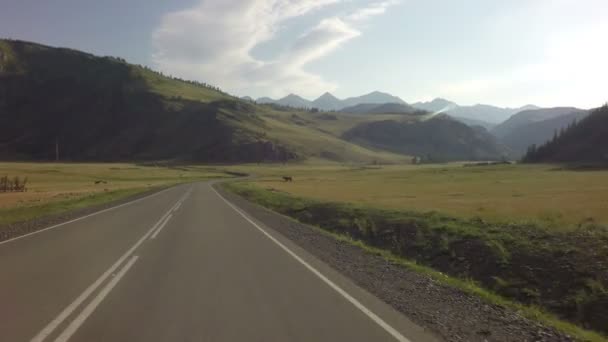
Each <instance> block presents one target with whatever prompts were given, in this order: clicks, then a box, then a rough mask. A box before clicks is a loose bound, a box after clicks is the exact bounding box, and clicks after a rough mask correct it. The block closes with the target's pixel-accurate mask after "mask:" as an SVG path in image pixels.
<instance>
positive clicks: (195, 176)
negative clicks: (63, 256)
mask: <svg viewBox="0 0 608 342" xmlns="http://www.w3.org/2000/svg"><path fill="white" fill-rule="evenodd" d="M0 175H1V176H4V175H7V176H9V177H13V176H19V177H28V185H27V187H28V191H27V192H10V193H0V224H5V223H11V222H15V221H18V220H21V219H30V218H34V217H36V216H37V215H38V213H45V214H47V213H48V211H49V208H51V207H52V208H53V210H51V211H52V212H56V211H55V208H56V209H57V210H59V211H61V210H68V209H71V208H72V207H73V206H75V205H76V206H78V202H79V200H82V201H83V202H84V201H85V199H86V202H87V203H91V204H98V203H97V201H96V200H95V197H96V196H97V197H99V199H100V201H102V202H103V201H108V200H115V199H118V198H120V197H124V196H128V195H132V194H135V193H137V192H143V191H146V190H148V189H151V188H155V187H161V186H166V185H170V184H175V183H181V182H189V181H195V180H204V179H209V178H220V177H227V176H228V175H227V174H225V173H223V172H221V171H220V170H216V169H214V168H210V167H180V168H167V167H149V166H139V165H134V164H80V163H78V164H55V163H0ZM96 181H104V182H105V183H103V182H102V183H98V184H95V182H96ZM109 194H111V195H109ZM101 195H103V196H101ZM68 203H70V205H66V204H68Z"/></svg>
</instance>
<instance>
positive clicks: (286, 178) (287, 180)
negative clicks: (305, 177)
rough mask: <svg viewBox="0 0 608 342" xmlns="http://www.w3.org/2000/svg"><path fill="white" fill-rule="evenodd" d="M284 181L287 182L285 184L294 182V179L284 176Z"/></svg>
mask: <svg viewBox="0 0 608 342" xmlns="http://www.w3.org/2000/svg"><path fill="white" fill-rule="evenodd" d="M283 181H285V182H293V177H291V176H283Z"/></svg>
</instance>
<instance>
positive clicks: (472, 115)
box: [412, 98, 539, 128]
mask: <svg viewBox="0 0 608 342" xmlns="http://www.w3.org/2000/svg"><path fill="white" fill-rule="evenodd" d="M412 106H413V107H414V108H418V109H422V110H426V111H429V112H431V113H446V114H449V115H450V116H451V117H453V118H457V119H458V120H459V121H461V122H464V123H466V124H469V125H471V124H475V122H476V125H479V126H483V127H485V128H491V127H492V126H495V125H498V124H499V123H501V122H503V121H505V120H507V119H508V118H509V117H510V116H511V115H513V114H515V113H518V112H521V111H524V110H533V109H539V107H537V106H534V105H526V106H523V107H518V108H503V107H497V106H492V105H487V104H476V105H473V106H461V105H458V104H456V103H454V102H452V101H448V100H446V99H442V98H436V99H434V100H432V101H430V102H415V103H413V104H412Z"/></svg>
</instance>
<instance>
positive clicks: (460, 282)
mask: <svg viewBox="0 0 608 342" xmlns="http://www.w3.org/2000/svg"><path fill="white" fill-rule="evenodd" d="M314 228H315V230H317V231H318V232H321V233H323V234H326V235H330V236H332V237H333V238H334V239H336V240H339V241H343V242H345V243H348V244H350V245H353V246H357V247H359V248H361V249H363V250H364V251H366V252H367V253H369V254H373V255H378V256H381V257H382V258H384V259H385V260H387V261H389V262H391V263H394V264H397V265H401V266H403V267H406V268H408V269H411V270H412V271H414V272H417V273H421V274H425V275H427V276H429V277H431V278H433V279H434V280H436V281H437V282H439V283H441V284H444V285H447V286H451V287H454V288H457V289H460V290H462V291H463V292H465V293H468V294H471V295H474V296H477V297H479V298H481V299H482V300H484V301H486V302H487V303H490V304H494V305H499V306H502V307H505V308H509V309H512V310H514V311H516V312H518V313H519V314H521V315H522V316H524V317H526V318H528V319H531V320H534V321H537V322H540V323H543V324H545V325H547V326H551V327H554V328H556V329H557V330H559V331H561V332H563V333H565V334H567V335H569V336H571V337H573V338H575V339H576V340H579V341H589V342H606V341H608V338H607V337H604V336H602V335H600V334H599V333H596V332H594V331H589V330H585V329H583V328H581V327H579V326H577V325H575V324H572V323H569V322H566V321H563V320H561V319H559V318H558V317H557V316H555V315H553V314H551V313H549V312H547V311H545V310H543V309H542V308H539V307H537V306H531V305H523V304H521V303H517V302H515V301H512V300H509V299H507V298H505V297H502V296H500V295H498V294H496V293H494V292H492V291H489V290H487V289H485V288H483V287H481V286H480V285H479V284H478V283H477V282H475V281H474V280H472V279H468V280H465V279H459V278H455V277H450V276H448V275H446V274H445V273H441V272H438V271H436V270H434V269H432V268H430V267H427V266H424V265H420V264H418V263H416V262H415V261H412V260H408V259H405V258H402V257H399V256H397V255H395V254H393V253H391V252H389V251H387V250H383V249H380V248H376V247H373V246H370V245H368V244H366V243H364V242H362V241H360V240H354V239H353V238H351V237H349V236H347V235H341V234H335V233H331V232H328V231H327V230H324V229H322V228H319V227H314Z"/></svg>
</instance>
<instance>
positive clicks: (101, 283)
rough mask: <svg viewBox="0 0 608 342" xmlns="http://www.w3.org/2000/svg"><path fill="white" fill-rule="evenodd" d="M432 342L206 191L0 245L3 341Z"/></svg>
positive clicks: (202, 187)
mask: <svg viewBox="0 0 608 342" xmlns="http://www.w3.org/2000/svg"><path fill="white" fill-rule="evenodd" d="M434 340H435V339H434V338H433V337H432V336H430V334H428V333H426V332H424V331H423V330H422V329H421V328H420V327H418V326H416V325H414V324H413V323H411V322H410V321H409V320H407V319H406V318H405V317H403V316H401V315H400V314H399V313H397V312H396V311H395V310H393V309H392V308H390V307H389V306H388V305H386V304H384V303H382V302H381V301H379V300H378V299H376V298H375V297H373V296H371V295H370V294H369V293H367V292H365V291H363V290H362V289H360V288H358V287H357V286H355V285H354V284H352V283H351V282H350V281H349V280H348V279H345V278H344V277H342V276H341V275H340V274H338V273H337V272H335V271H333V270H332V269H330V268H329V267H328V266H326V265H325V264H323V263H322V262H320V261H318V260H317V259H315V258H314V257H313V256H311V255H309V254H307V253H306V252H305V251H303V250H301V249H300V248H298V247H297V246H295V245H294V244H293V243H291V242H290V241H288V240H286V239H285V238H284V237H282V236H280V235H279V234H277V233H276V232H274V231H273V230H272V229H269V228H268V227H265V226H264V225H262V224H261V223H259V222H256V221H255V220H253V219H251V218H249V217H248V216H247V215H246V214H245V213H243V212H242V211H240V210H239V209H238V208H236V207H234V206H233V205H232V204H230V203H229V202H227V201H226V200H225V199H224V198H223V197H221V195H219V194H218V193H217V192H215V190H214V189H213V188H212V187H211V185H210V184H209V183H197V184H193V185H192V184H191V185H180V186H177V187H174V188H170V189H168V190H165V191H162V192H160V193H156V194H154V195H151V196H148V197H145V198H143V199H140V200H137V201H134V202H130V203H127V204H125V205H121V206H118V207H115V208H111V209H109V210H105V211H102V212H98V213H95V214H93V215H89V216H86V217H83V218H80V219H77V220H74V221H72V222H68V223H66V224H62V225H59V226H55V227H49V228H47V229H46V230H43V231H39V232H37V233H34V234H32V235H28V236H24V237H21V238H17V239H13V240H9V241H5V242H3V243H0V341H9V342H18V341H38V342H41V341H74V342H76V341H82V342H85V341H86V342H94V341H112V342H118V341H125V342H127V341H128V342H133V341H146V342H154V341H306V342H309V341H434Z"/></svg>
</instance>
